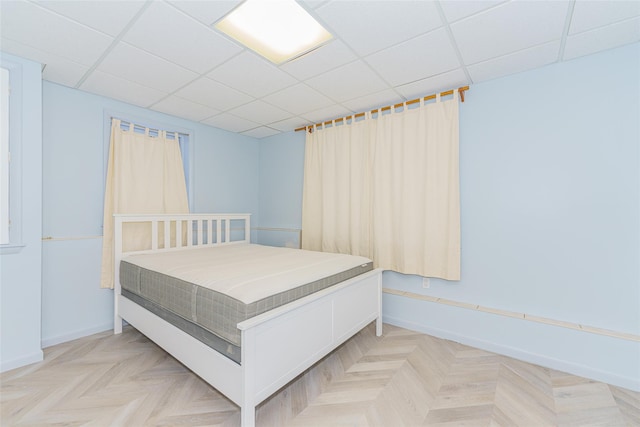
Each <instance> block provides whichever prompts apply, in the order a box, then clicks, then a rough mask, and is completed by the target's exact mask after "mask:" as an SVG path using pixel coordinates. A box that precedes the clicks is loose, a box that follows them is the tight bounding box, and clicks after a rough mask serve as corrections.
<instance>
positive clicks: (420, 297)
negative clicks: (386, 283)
mask: <svg viewBox="0 0 640 427" xmlns="http://www.w3.org/2000/svg"><path fill="white" fill-rule="evenodd" d="M382 292H383V293H385V294H390V295H397V296H402V297H406V298H411V299H417V300H422V301H428V302H433V303H436V304H444V305H450V306H453V307H460V308H466V309H468V310H476V311H483V312H485V313H491V314H496V315H498V316H506V317H513V318H515V319H521V320H527V321H529V322H537V323H544V324H546V325H552V326H559V327H562V328H568V329H575V330H577V331H582V332H589V333H592V334H597V335H604V336H607V337H613V338H618V339H622V340H627V341H636V342H640V336H639V335H635V334H630V333H627V332H618V331H612V330H610V329H603V328H597V327H595V326H587V325H580V324H578V323H571V322H565V321H562V320H555V319H549V318H547V317H540V316H533V315H530V314H525V313H516V312H513V311H507V310H499V309H497V308H490V307H483V306H481V305H477V304H470V303H466V302H459V301H453V300H448V299H445V298H438V297H433V296H430V295H422V294H416V293H413V292H407V291H401V290H398V289H391V288H382Z"/></svg>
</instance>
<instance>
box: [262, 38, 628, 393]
mask: <svg viewBox="0 0 640 427" xmlns="http://www.w3.org/2000/svg"><path fill="white" fill-rule="evenodd" d="M639 57H640V45H639V44H634V45H630V46H626V47H622V48H619V49H615V50H611V51H606V52H602V53H599V54H596V55H592V56H588V57H584V58H580V59H576V60H573V61H570V62H565V63H560V64H554V65H550V66H547V67H544V68H541V69H537V70H533V71H529V72H525V73H520V74H517V75H513V76H509V77H504V78H500V79H496V80H493V81H489V82H485V83H481V84H476V85H473V86H472V87H471V90H470V91H469V92H468V94H467V99H466V102H465V103H464V104H462V106H461V109H460V111H461V113H460V175H461V212H462V217H461V228H462V280H461V281H459V282H446V281H443V280H437V279H432V280H431V287H430V288H429V289H423V288H422V279H421V278H420V277H416V276H405V275H401V274H398V273H392V272H385V273H384V279H383V280H384V286H385V287H388V288H397V289H402V290H405V291H410V292H413V293H420V294H425V295H432V296H435V297H441V298H447V299H451V300H455V301H461V302H468V303H472V304H478V305H482V306H486V307H491V308H496V309H502V310H508V311H513V312H520V313H526V314H529V315H536V316H542V317H548V318H551V319H556V320H564V321H568V322H574V323H579V324H584V325H590V326H595V327H599V328H605V329H610V330H614V331H619V332H627V333H633V334H640V266H639V264H640V248H639V245H640V151H639V150H640V149H639V146H640V143H639V141H640V105H639V104H640V79H639V77H638V76H640V65H639ZM303 145H304V134H303V133H296V134H293V133H290V134H286V135H284V136H281V135H278V136H274V137H272V138H270V139H268V140H266V141H265V142H263V143H262V145H261V152H260V159H261V164H260V179H261V182H263V183H266V184H268V185H264V186H261V188H260V190H261V192H260V203H261V204H260V209H261V213H262V218H261V219H262V220H263V221H264V220H265V219H267V218H268V219H269V221H268V222H262V223H261V225H262V224H264V225H268V226H271V227H278V226H291V225H297V226H298V227H299V226H300V216H301V215H300V204H299V201H300V188H301V186H302V179H303V177H302V173H301V172H300V167H301V165H302V162H303V151H304V149H303V148H300V147H302V146H303ZM288 165H296V166H295V167H294V166H288ZM282 182H286V186H278V184H279V183H282ZM272 184H273V186H271V185H272ZM285 191H286V192H288V194H286V193H285ZM279 218H282V219H283V220H282V221H279ZM383 311H384V316H385V321H387V322H390V323H394V324H397V325H401V326H406V327H410V328H412V329H417V330H422V331H425V332H427V333H431V334H433V335H438V336H442V337H445V338H450V339H455V340H457V341H461V342H466V343H469V344H472V345H476V346H479V347H482V348H487V349H490V350H493V351H498V352H502V353H506V354H510V355H513V356H516V357H519V358H523V359H526V360H531V361H534V362H536V363H541V364H544V365H547V366H551V367H555V368H558V369H563V370H566V371H570V372H574V373H578V374H580V375H584V376H590V377H592V378H597V379H601V380H604V381H609V382H612V383H617V384H620V385H623V386H625V387H630V388H636V389H640V343H637V342H631V341H625V340H620V339H614V338H608V337H603V336H599V335H594V334H589V333H585V332H578V331H573V330H569V329H564V328H559V327H552V326H547V325H542V324H538V323H532V322H528V321H523V320H518V319H511V318H507V317H502V316H496V315H493V314H487V313H482V312H478V311H473V310H465V309H461V308H455V307H451V306H444V305H438V304H433V303H428V302H425V301H418V300H412V299H408V298H403V297H397V296H393V295H385V296H384V302H383Z"/></svg>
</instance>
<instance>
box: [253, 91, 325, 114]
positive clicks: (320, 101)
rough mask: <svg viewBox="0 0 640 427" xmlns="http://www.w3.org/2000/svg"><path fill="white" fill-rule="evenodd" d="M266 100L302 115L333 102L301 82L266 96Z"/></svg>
mask: <svg viewBox="0 0 640 427" xmlns="http://www.w3.org/2000/svg"><path fill="white" fill-rule="evenodd" d="M264 100H265V101H267V102H268V103H269V104H271V105H275V106H276V107H279V108H282V109H283V110H285V111H288V112H290V113H292V114H296V115H300V114H304V113H306V112H309V111H313V110H317V109H319V108H322V107H328V106H329V105H331V104H333V102H332V101H331V100H330V99H329V98H327V97H326V96H324V95H322V94H320V93H319V92H317V91H316V90H314V89H311V88H310V87H309V86H307V85H305V84H303V83H300V84H297V85H295V86H290V87H288V88H286V89H283V90H281V91H279V92H276V93H273V94H271V95H269V96H265V97H264Z"/></svg>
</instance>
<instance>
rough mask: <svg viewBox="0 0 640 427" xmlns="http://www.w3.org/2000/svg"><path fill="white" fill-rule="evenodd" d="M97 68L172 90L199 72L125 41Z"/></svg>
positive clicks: (156, 87) (167, 90)
mask: <svg viewBox="0 0 640 427" xmlns="http://www.w3.org/2000/svg"><path fill="white" fill-rule="evenodd" d="M98 70H100V71H104V72H106V73H109V74H112V75H115V76H119V77H122V78H123V79H125V80H131V81H134V82H136V83H139V84H141V85H144V86H147V87H152V88H155V89H159V90H162V91H165V92H172V91H174V90H176V89H177V88H179V87H180V86H183V85H185V84H187V83H188V82H189V81H191V80H193V79H195V78H196V77H197V76H198V75H197V74H196V73H194V72H192V71H189V70H187V69H185V68H182V67H180V66H178V65H176V64H174V63H172V62H169V61H167V60H165V59H162V58H159V57H157V56H155V55H152V54H150V53H147V52H145V51H143V50H141V49H138V48H136V47H134V46H131V45H128V44H126V43H123V42H120V43H118V44H117V45H116V46H115V47H114V48H113V50H112V51H111V52H109V54H108V55H107V56H106V57H105V58H104V60H103V61H102V62H101V63H100V65H99V66H98Z"/></svg>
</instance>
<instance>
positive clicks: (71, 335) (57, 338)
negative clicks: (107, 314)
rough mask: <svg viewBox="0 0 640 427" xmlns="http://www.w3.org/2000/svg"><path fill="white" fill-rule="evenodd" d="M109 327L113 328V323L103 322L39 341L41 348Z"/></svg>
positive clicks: (105, 329)
mask: <svg viewBox="0 0 640 427" xmlns="http://www.w3.org/2000/svg"><path fill="white" fill-rule="evenodd" d="M109 329H113V323H104V324H102V325H98V326H93V327H91V328H87V329H80V330H77V331H73V332H70V333H68V334H63V335H58V336H55V337H51V338H46V339H43V340H42V342H41V344H42V348H47V347H51V346H53V345H56V344H62V343H63V342H67V341H73V340H76V339H78V338H83V337H86V336H89V335H93V334H97V333H98V332H104V331H107V330H109Z"/></svg>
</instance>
